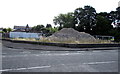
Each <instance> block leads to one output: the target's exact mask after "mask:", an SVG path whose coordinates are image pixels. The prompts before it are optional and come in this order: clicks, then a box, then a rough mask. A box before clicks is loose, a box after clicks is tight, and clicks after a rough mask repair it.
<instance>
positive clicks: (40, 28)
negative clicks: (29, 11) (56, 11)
mask: <svg viewBox="0 0 120 74" xmlns="http://www.w3.org/2000/svg"><path fill="white" fill-rule="evenodd" d="M43 28H44V25H37V26H34V27H32V31H33V32H42V30H43Z"/></svg>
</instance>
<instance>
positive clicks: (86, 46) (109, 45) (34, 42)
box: [2, 39, 120, 48]
mask: <svg viewBox="0 0 120 74" xmlns="http://www.w3.org/2000/svg"><path fill="white" fill-rule="evenodd" d="M2 40H6V41H11V42H14V43H28V44H38V45H48V46H59V47H68V48H98V47H120V44H119V43H111V44H110V43H109V44H66V43H49V42H38V41H21V40H11V39H2Z"/></svg>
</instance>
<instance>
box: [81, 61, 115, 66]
mask: <svg viewBox="0 0 120 74" xmlns="http://www.w3.org/2000/svg"><path fill="white" fill-rule="evenodd" d="M114 62H116V61H106V62H89V63H83V64H87V65H92V64H107V63H114Z"/></svg>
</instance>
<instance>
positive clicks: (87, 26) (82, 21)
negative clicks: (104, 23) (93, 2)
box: [74, 6, 96, 33]
mask: <svg viewBox="0 0 120 74" xmlns="http://www.w3.org/2000/svg"><path fill="white" fill-rule="evenodd" d="M74 15H75V21H76V22H77V23H76V24H78V27H79V28H80V29H82V30H83V31H85V32H88V33H89V32H90V31H91V30H92V29H93V26H95V25H96V10H95V9H94V8H93V7H91V6H84V8H77V9H76V10H75V11H74ZM80 31H81V30H80Z"/></svg>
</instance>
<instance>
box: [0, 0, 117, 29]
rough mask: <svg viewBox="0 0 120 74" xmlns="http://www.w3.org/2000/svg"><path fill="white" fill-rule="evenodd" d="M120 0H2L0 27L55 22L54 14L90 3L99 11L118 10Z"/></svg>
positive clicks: (0, 4) (71, 10)
mask: <svg viewBox="0 0 120 74" xmlns="http://www.w3.org/2000/svg"><path fill="white" fill-rule="evenodd" d="M118 2H119V0H0V27H4V28H5V27H11V28H13V26H14V25H19V26H26V24H28V25H29V26H35V25H38V24H43V25H46V24H47V23H48V24H53V18H54V16H57V15H58V14H60V13H67V12H73V11H74V10H75V9H76V8H78V7H84V6H85V5H90V6H92V7H94V8H95V9H96V11H97V12H110V11H114V10H116V8H117V7H118Z"/></svg>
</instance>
